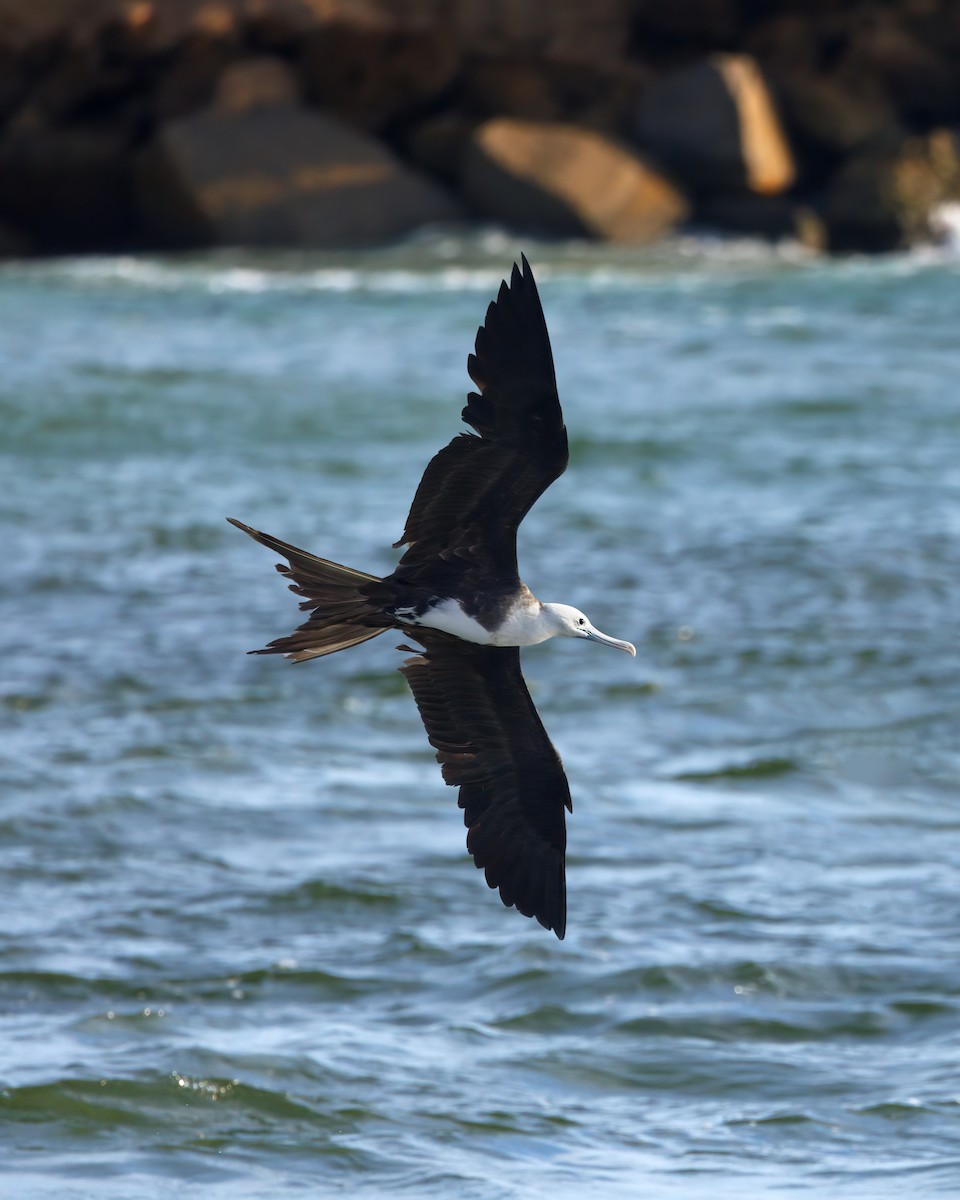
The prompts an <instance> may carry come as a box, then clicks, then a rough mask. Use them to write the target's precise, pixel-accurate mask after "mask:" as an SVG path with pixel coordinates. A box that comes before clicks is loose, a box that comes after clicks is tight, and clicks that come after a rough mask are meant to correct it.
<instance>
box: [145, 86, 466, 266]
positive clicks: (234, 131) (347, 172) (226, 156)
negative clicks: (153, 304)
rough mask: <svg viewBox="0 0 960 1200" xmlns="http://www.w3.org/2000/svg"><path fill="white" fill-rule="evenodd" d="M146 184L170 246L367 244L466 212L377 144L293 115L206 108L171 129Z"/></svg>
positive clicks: (152, 216)
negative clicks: (231, 111)
mask: <svg viewBox="0 0 960 1200" xmlns="http://www.w3.org/2000/svg"><path fill="white" fill-rule="evenodd" d="M138 185H139V186H138V191H139V195H140V199H141V205H142V209H143V213H144V218H145V221H146V223H147V228H148V230H149V232H150V235H151V236H152V237H153V238H154V239H155V240H156V241H157V242H159V243H160V244H163V245H182V246H190V245H208V244H212V243H221V244H237V245H260V246H263V245H273V246H280V245H286V246H336V245H362V244H367V243H372V242H377V241H383V240H386V239H389V238H392V237H396V236H398V235H399V234H402V233H406V232H407V231H409V230H411V229H413V228H416V227H417V226H420V225H424V224H427V223H429V222H433V221H445V220H450V219H454V218H456V217H457V216H458V213H459V210H458V208H457V205H456V204H455V203H454V201H452V200H451V199H450V198H449V197H448V196H447V195H446V193H444V192H443V191H441V190H440V189H439V188H437V187H436V186H434V185H433V184H431V183H430V182H428V181H427V180H425V179H423V178H422V177H421V176H419V175H417V174H416V173H415V172H413V171H411V170H410V169H409V168H407V167H405V166H403V165H402V164H401V163H400V162H399V161H398V160H397V159H396V158H394V157H393V155H391V154H390V153H389V152H388V151H387V150H385V149H384V148H383V147H382V146H381V145H379V144H378V143H376V142H374V141H371V140H370V139H369V138H367V137H364V136H363V135H361V134H359V133H357V132H356V131H355V130H352V129H350V128H348V127H347V126H345V125H343V124H341V123H340V122H339V121H336V120H335V119H333V118H331V117H327V116H323V115H321V114H319V113H315V112H310V111H307V110H305V109H302V108H296V107H293V106H291V105H279V104H278V105H271V106H267V107H260V108H253V109H250V110H248V111H245V112H241V113H229V112H220V111H217V110H216V109H209V110H207V111H205V112H203V113H198V114H196V115H194V116H192V117H188V118H186V119H184V120H182V121H177V122H173V123H171V124H169V125H166V126H164V127H163V128H162V129H161V130H160V131H159V133H158V135H157V137H156V139H155V141H154V142H153V144H152V145H151V146H150V147H149V148H148V150H147V151H146V152H145V153H144V155H143V156H142V158H141V161H140V163H139V169H138Z"/></svg>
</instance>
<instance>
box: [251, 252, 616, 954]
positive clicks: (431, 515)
mask: <svg viewBox="0 0 960 1200" xmlns="http://www.w3.org/2000/svg"><path fill="white" fill-rule="evenodd" d="M467 365H468V370H469V372H470V375H471V377H472V378H473V381H474V383H475V384H476V385H477V387H478V388H479V389H480V390H479V392H473V393H471V394H470V396H469V398H468V402H467V407H466V408H465V409H464V411H463V418H464V420H465V421H466V422H467V423H468V424H469V425H471V426H473V428H474V429H475V430H476V431H477V433H476V435H474V434H468V433H462V434H460V435H459V436H457V437H455V438H454V439H453V441H452V442H450V443H449V444H448V445H447V446H445V447H444V448H443V449H442V450H440V451H439V453H438V454H436V455H435V456H434V458H433V459H432V460H431V462H430V463H429V464H428V465H427V468H426V471H425V472H424V475H423V479H422V480H421V482H420V486H419V488H418V489H417V493H416V495H415V497H414V500H413V504H412V506H411V509H410V514H409V516H408V517H407V522H406V526H405V529H404V532H403V536H402V537H401V539H400V541H399V542H398V543H396V544H397V545H398V546H405V547H406V550H405V552H404V554H403V556H402V557H401V559H400V562H399V563H398V564H397V568H396V570H395V571H394V572H393V573H392V574H391V575H388V576H387V577H386V578H383V579H378V578H377V577H376V576H373V575H368V574H366V573H364V572H362V571H355V570H352V569H351V568H349V567H343V566H341V565H339V564H338V563H332V562H329V561H328V560H326V559H322V558H317V557H316V556H315V555H312V554H309V553H307V552H306V551H304V550H300V549H298V548H297V547H295V546H290V545H288V544H287V543H285V542H281V541H279V540H278V539H276V538H274V537H272V536H270V535H269V534H265V533H261V532H260V531H259V530H256V529H251V528H250V527H249V526H246V525H243V524H241V522H239V521H232V523H233V524H234V525H237V526H238V528H240V529H243V530H244V531H245V532H246V533H248V534H250V536H251V537H253V538H255V539H256V540H257V541H259V542H261V543H262V544H263V545H266V546H268V547H270V548H271V549H273V550H276V551H277V552H278V553H279V554H281V555H283V556H284V557H285V558H286V559H287V563H288V565H283V564H279V565H278V567H277V569H278V570H279V571H280V572H281V573H282V574H284V575H286V576H287V577H288V578H289V579H290V580H291V584H290V587H291V590H292V591H294V592H296V593H297V594H298V595H300V596H302V597H303V598H304V599H303V600H302V601H301V605H300V607H301V608H302V609H305V610H309V611H310V613H311V615H310V617H309V618H308V620H307V621H306V622H305V623H304V624H303V625H301V626H300V627H299V629H297V630H296V631H295V632H294V633H293V634H291V635H290V636H289V637H283V638H278V639H276V640H275V641H273V642H271V643H270V645H269V646H268V647H266V649H265V650H260V651H254V653H259V654H284V655H286V657H287V658H289V659H292V660H293V661H295V662H301V661H305V660H306V659H310V658H318V657H322V656H324V655H327V654H332V653H334V652H336V651H337V650H343V649H346V648H347V647H348V646H353V645H357V644H358V643H360V642H363V641H367V640H369V639H370V638H372V637H376V636H377V634H379V633H382V632H384V630H386V629H400V630H402V631H404V632H405V633H406V634H407V635H408V636H410V637H411V638H413V639H414V640H416V641H418V642H419V643H420V644H421V645H422V646H423V651H422V653H420V654H418V655H416V656H415V657H413V658H409V659H407V660H406V661H405V662H404V664H403V665H402V666H401V668H400V670H401V671H402V672H403V674H404V675H405V677H406V678H407V681H408V682H409V684H410V687H411V689H412V691H413V694H414V698H415V700H416V702H417V706H418V707H419V709H420V714H421V717H422V718H423V721H424V724H425V726H426V728H427V734H428V736H429V739H430V742H431V744H432V745H433V746H434V747H435V748H436V750H437V759H438V761H439V762H440V764H441V767H442V771H443V777H444V779H445V780H446V782H447V783H450V784H455V785H458V786H459V787H460V800H459V803H460V806H461V808H463V809H464V821H465V823H466V825H467V829H468V833H467V848H468V850H469V851H470V853H471V854H472V855H473V857H474V860H475V862H476V864H477V866H478V867H481V868H483V869H484V871H485V874H486V878H487V882H488V883H489V885H490V886H491V887H497V888H499V890H500V895H501V898H502V899H503V902H504V903H505V904H507V905H516V907H517V908H518V909H519V911H520V912H522V913H524V914H525V915H527V916H533V917H536V918H537V920H539V921H540V923H541V924H542V925H544V926H546V927H547V928H550V929H553V930H554V932H555V933H556V934H557V936H558V937H561V938H562V937H563V935H564V930H565V922H566V885H565V878H564V857H565V848H566V828H565V820H564V810H565V809H569V808H570V807H571V803H570V792H569V788H568V786H567V781H566V777H565V775H564V772H563V767H562V765H561V763H560V759H559V757H558V755H557V753H556V751H555V750H554V748H553V746H552V744H551V742H550V739H549V738H548V737H547V734H546V732H545V730H544V728H543V725H542V724H541V722H540V718H539V716H538V714H537V711H536V709H535V708H534V705H533V702H532V700H531V699H530V695H529V693H528V691H527V689H526V685H525V684H524V681H523V676H522V674H521V673H520V660H519V650H518V647H520V646H532V645H536V644H538V643H540V642H544V641H547V640H548V639H549V638H551V637H557V636H565V637H579V638H588V639H590V640H592V641H598V642H603V643H606V644H607V645H612V646H615V647H617V648H619V649H621V650H625V651H627V652H628V653H630V654H635V653H636V651H635V649H634V647H633V646H632V645H630V643H629V642H622V641H618V640H617V639H616V638H611V637H608V636H607V635H606V634H603V633H600V632H599V631H598V630H596V629H594V628H593V626H592V625H591V624H590V622H589V621H588V620H587V618H586V617H585V616H584V614H583V613H581V612H580V611H579V610H578V609H575V608H570V607H569V606H567V605H563V604H544V603H542V602H541V601H540V600H538V599H537V598H536V597H535V596H534V595H533V593H532V592H531V591H530V590H529V588H527V586H526V585H525V584H524V583H523V582H522V581H521V579H520V576H519V572H518V568H517V551H516V537H517V528H518V526H519V524H520V522H521V521H522V519H523V517H524V516H525V515H526V513H527V512H528V511H529V509H530V507H531V505H532V504H533V503H534V502H535V501H536V499H537V498H538V496H540V494H541V493H542V492H543V491H544V490H545V489H546V488H547V487H548V486H549V485H550V484H551V483H552V482H553V481H554V480H555V479H557V478H558V477H559V476H560V475H561V474H562V473H563V471H564V470H565V468H566V465H567V457H568V451H567V433H566V429H565V427H564V425H563V418H562V414H561V411H560V402H559V399H558V397H557V390H556V381H555V378H554V370H553V357H552V353H551V350H550V341H549V337H548V335H547V328H546V324H545V322H544V318H543V311H542V309H541V307H540V300H539V297H538V295H537V289H536V284H535V283H534V281H533V274H532V272H531V271H530V267H529V264H528V263H527V261H526V259H524V260H523V272H522V273H521V271H520V270H519V269H518V268H517V267H516V266H515V267H514V268H513V274H512V276H511V280H510V285H509V287H508V285H507V284H506V283H504V284H503V285H502V286H501V288H500V293H499V295H498V297H497V300H496V301H495V302H494V303H493V304H491V305H490V306H489V308H488V310H487V316H486V321H485V322H484V325H483V326H481V328H480V330H479V332H478V334H477V343H476V353H475V354H472V355H470V357H469V359H468V363H467ZM231 520H232V518H231Z"/></svg>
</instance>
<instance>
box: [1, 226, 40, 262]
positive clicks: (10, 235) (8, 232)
mask: <svg viewBox="0 0 960 1200" xmlns="http://www.w3.org/2000/svg"><path fill="white" fill-rule="evenodd" d="M32 250H33V248H32V246H31V244H30V240H29V238H27V236H26V235H25V234H23V233H21V232H20V230H19V229H14V227H13V226H12V225H8V224H6V222H5V221H0V258H26V257H27V256H28V255H30V254H31V253H32Z"/></svg>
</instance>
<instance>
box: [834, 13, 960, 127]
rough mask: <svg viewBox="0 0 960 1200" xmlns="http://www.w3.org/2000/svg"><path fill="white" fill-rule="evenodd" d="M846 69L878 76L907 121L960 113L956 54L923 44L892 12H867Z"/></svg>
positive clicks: (927, 121) (934, 119)
mask: <svg viewBox="0 0 960 1200" xmlns="http://www.w3.org/2000/svg"><path fill="white" fill-rule="evenodd" d="M844 70H845V71H846V72H847V73H849V74H850V75H852V76H854V77H861V78H868V79H872V80H875V81H876V86H877V88H878V89H879V90H880V91H882V93H883V94H884V95H885V96H886V97H887V98H888V100H889V102H890V104H891V106H892V107H893V108H894V109H896V111H897V112H898V113H899V114H900V115H901V116H902V117H903V119H904V120H905V121H907V122H915V123H917V124H927V125H930V124H932V123H935V122H937V121H955V120H957V119H958V118H960V72H958V71H957V66H956V59H951V58H950V57H949V55H948V54H947V53H944V52H943V51H942V50H941V49H940V48H939V47H937V46H935V45H925V44H924V43H923V42H922V41H921V40H920V39H919V38H918V37H916V36H915V35H914V34H913V33H912V32H911V31H910V30H909V29H908V28H905V27H904V25H903V24H901V22H900V21H899V20H898V14H895V13H894V12H891V11H883V10H877V11H874V12H869V13H867V14H865V15H864V18H863V20H862V22H861V28H860V29H859V30H858V33H857V36H856V38H855V39H854V41H853V44H852V46H851V49H850V52H849V54H848V55H847V56H846V58H845V60H844Z"/></svg>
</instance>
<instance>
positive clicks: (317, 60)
mask: <svg viewBox="0 0 960 1200" xmlns="http://www.w3.org/2000/svg"><path fill="white" fill-rule="evenodd" d="M958 64H960V5H955V4H947V3H942V2H938V0H888V2H885V3H877V2H874V3H850V2H846V0H783V2H781V3H779V4H775V5H773V4H769V3H764V2H762V0H676V2H674V3H671V4H663V3H660V2H659V0H591V2H590V3H586V2H584V0H556V2H555V3H553V4H550V5H547V4H542V3H539V2H538V0H502V2H500V3H497V2H495V0H486V2H482V0H32V2H31V3H28V2H26V0H0V256H5V257H13V256H24V255H35V254H60V253H84V252H117V251H132V250H150V249H161V248H195V247H204V246H212V245H247V246H280V245H282V246H317V247H321V246H344V245H369V244H374V243H377V242H382V241H384V240H389V239H391V238H394V237H397V236H399V235H402V234H404V233H406V232H409V231H411V230H413V229H416V228H419V227H421V226H424V225H432V224H437V223H440V224H447V223H454V224H456V223H461V222H467V221H471V220H477V219H481V220H486V221H489V220H493V221H497V222H500V223H502V224H504V225H507V226H508V227H512V228H517V229H529V230H534V231H537V232H539V233H542V234H547V235H556V236H586V237H593V238H600V239H605V240H610V241H615V242H630V243H637V242H644V241H650V240H653V239H655V238H658V237H660V236H662V235H663V234H665V233H667V232H669V231H671V230H673V229H675V228H677V227H679V226H683V225H686V224H689V223H694V224H697V225H701V226H709V227H712V228H716V229H720V230H730V231H736V232H738V233H743V232H746V233H752V234H758V235H761V236H765V237H770V238H779V237H782V236H794V237H797V238H799V239H800V240H801V241H803V242H805V243H806V244H807V245H809V246H811V247H814V248H818V249H824V250H828V251H831V252H846V251H860V252H868V253H869V252H880V251H886V250H891V249H896V248H898V247H901V246H904V245H909V244H912V243H915V242H918V241H923V240H927V239H929V238H930V237H932V236H933V231H932V229H931V214H933V213H934V212H935V211H936V210H937V208H938V207H939V206H941V205H942V204H944V203H948V202H952V201H955V200H960V138H958V136H957V130H958V129H960V69H958Z"/></svg>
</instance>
